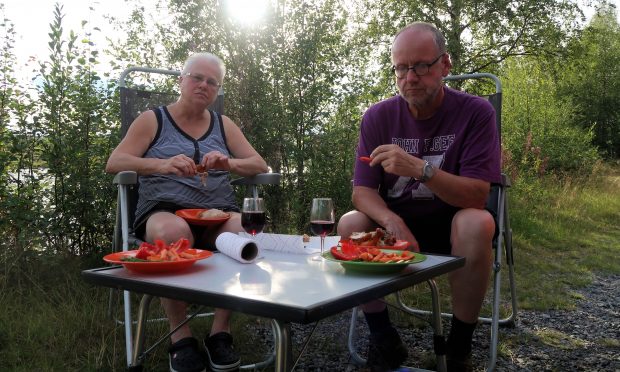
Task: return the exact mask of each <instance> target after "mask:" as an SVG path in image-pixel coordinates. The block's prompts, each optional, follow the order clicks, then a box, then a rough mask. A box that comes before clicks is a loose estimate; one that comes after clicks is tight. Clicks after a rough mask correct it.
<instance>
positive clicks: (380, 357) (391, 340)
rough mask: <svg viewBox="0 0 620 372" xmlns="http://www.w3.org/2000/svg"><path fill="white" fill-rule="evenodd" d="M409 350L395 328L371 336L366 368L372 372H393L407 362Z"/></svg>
mask: <svg viewBox="0 0 620 372" xmlns="http://www.w3.org/2000/svg"><path fill="white" fill-rule="evenodd" d="M407 354H408V352H407V348H406V347H405V345H404V344H403V342H402V341H401V339H400V336H399V335H398V332H397V331H396V330H395V329H394V328H391V327H390V328H388V329H387V330H385V331H383V332H381V333H376V334H372V333H371V334H370V340H369V343H368V358H367V360H366V366H367V367H369V368H370V371H371V372H383V371H391V370H394V369H396V368H398V367H399V366H400V365H401V364H402V363H403V362H404V361H405V360H407Z"/></svg>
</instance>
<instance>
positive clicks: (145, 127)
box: [105, 111, 196, 176]
mask: <svg viewBox="0 0 620 372" xmlns="http://www.w3.org/2000/svg"><path fill="white" fill-rule="evenodd" d="M156 133H157V119H156V117H155V114H154V113H153V112H152V111H146V112H143V113H142V114H140V115H139V116H138V117H137V118H136V120H134V122H133V123H132V124H131V126H130V127H129V130H128V131H127V134H126V135H125V138H123V140H122V141H121V143H119V144H118V146H117V147H116V148H115V149H114V151H112V154H110V157H109V158H108V162H107V164H106V168H105V170H106V172H108V173H118V172H121V171H129V170H130V171H135V172H137V173H138V174H140V175H147V174H154V173H161V174H176V175H179V176H192V175H194V174H195V173H196V165H195V164H194V161H193V160H192V159H190V158H189V157H187V156H185V155H177V156H174V157H172V158H170V159H152V158H143V157H142V156H143V155H144V153H145V152H146V150H147V149H148V147H149V145H150V144H151V142H152V141H153V139H154V138H155V134H156Z"/></svg>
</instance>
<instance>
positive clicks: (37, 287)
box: [0, 165, 620, 371]
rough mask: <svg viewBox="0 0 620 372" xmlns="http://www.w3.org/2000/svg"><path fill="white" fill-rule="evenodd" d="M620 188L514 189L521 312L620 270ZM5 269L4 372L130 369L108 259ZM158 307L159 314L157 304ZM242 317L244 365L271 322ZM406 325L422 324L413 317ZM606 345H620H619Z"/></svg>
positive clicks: (0, 333)
mask: <svg viewBox="0 0 620 372" xmlns="http://www.w3.org/2000/svg"><path fill="white" fill-rule="evenodd" d="M618 190H620V166H619V165H613V166H611V165H600V166H599V168H597V169H596V170H595V172H594V176H592V177H589V178H588V179H577V178H566V177H565V178H561V179H560V178H555V177H547V178H544V179H533V180H516V181H515V184H514V186H513V187H512V189H511V190H510V216H511V224H512V229H513V232H514V243H513V245H514V250H515V260H516V275H517V297H518V302H519V307H520V308H524V309H536V310H542V311H544V310H547V309H571V308H573V307H574V304H575V302H576V301H577V300H579V299H580V298H582V296H580V295H579V294H578V293H577V292H576V290H578V289H579V288H581V287H583V286H585V285H587V284H589V283H590V282H591V281H592V279H593V277H594V276H595V275H606V274H611V273H616V274H617V273H619V272H620V260H618V259H617V257H618V255H619V253H620V193H619V192H618ZM1 264H2V267H0V303H2V304H3V311H1V312H0V370H2V371H31V370H38V371H66V370H79V371H115V370H124V369H125V357H124V352H125V350H124V336H123V329H122V326H120V325H118V324H116V323H115V321H114V320H112V319H110V317H109V316H108V314H107V303H108V298H109V297H108V296H109V290H108V289H105V288H100V287H93V286H90V285H88V284H86V283H85V282H84V281H83V280H82V279H81V277H80V271H81V270H82V269H84V268H89V267H97V266H101V261H100V257H93V258H91V259H77V258H58V257H50V256H42V257H38V258H34V257H22V258H20V259H19V260H17V261H12V262H2V263H1ZM506 277H507V275H504V279H505V278H506ZM439 285H440V291H441V292H442V293H443V294H444V295H443V296H442V298H443V299H444V303H443V304H442V308H443V309H448V310H449V303H447V301H445V300H447V297H448V296H447V295H446V294H447V285H446V283H445V280H439ZM408 292H409V294H408V295H407V297H409V298H410V299H411V301H412V303H414V304H418V305H419V306H422V307H424V306H428V304H427V303H426V302H425V301H426V299H427V298H428V297H429V296H428V295H427V294H426V292H427V289H426V288H425V287H424V286H419V287H415V288H412V289H409V290H408ZM503 292H504V293H506V288H505V285H504V289H503ZM137 303H138V302H137V301H136V302H135V304H136V305H135V306H134V307H137ZM117 309H119V310H120V307H117ZM151 310H152V312H153V313H154V314H158V315H160V314H161V311H160V310H159V306H158V304H157V301H153V304H152V305H151ZM485 311H488V309H486V310H485ZM235 320H236V321H235V324H234V328H233V333H234V334H235V335H243V337H237V338H236V344H237V348H238V350H240V351H241V353H242V355H243V357H244V360H252V361H258V360H260V359H261V358H262V356H263V353H264V352H265V351H264V350H260V349H259V350H256V344H257V343H256V342H255V340H254V339H253V336H252V335H249V334H247V332H244V326H245V324H247V323H248V322H260V323H261V324H262V325H264V327H265V328H266V329H267V331H268V329H269V322H268V321H266V320H264V319H257V318H254V317H246V316H243V315H241V314H237V315H236V316H235ZM398 321H399V322H407V323H410V324H411V325H412V326H421V325H420V324H418V323H415V322H412V321H411V320H409V319H405V318H402V319H398ZM209 325H210V321H209V320H206V319H197V320H194V323H193V326H192V328H193V329H196V330H199V329H200V330H206V329H209ZM165 331H166V326H165V325H164V324H152V325H150V326H149V328H148V337H149V341H150V342H152V341H154V340H155V337H156V335H157V334H161V333H165ZM197 336H200V337H202V336H203V335H202V334H200V335H197ZM528 337H532V340H531V341H532V342H544V343H547V344H550V345H556V346H557V347H562V348H566V350H567V351H569V350H571V349H574V348H578V347H579V342H580V340H574V339H571V338H569V337H566V335H563V334H560V333H558V332H557V331H554V330H546V329H543V330H539V331H538V333H536V334H531V335H530V336H528ZM504 341H505V342H503V343H502V344H500V348H501V350H500V353H501V354H502V355H510V354H511V353H510V342H511V341H510V340H504ZM600 342H601V343H602V344H605V345H611V346H614V347H617V345H618V341H617V340H609V339H601V340H600ZM166 347H167V345H166V343H164V345H161V346H159V347H158V348H157V349H156V350H155V351H154V352H153V353H151V354H150V356H149V357H148V359H147V360H146V362H145V363H146V365H148V366H149V369H152V370H165V369H166V367H167V357H166V352H165V350H166ZM319 347H320V346H319ZM324 347H328V346H324Z"/></svg>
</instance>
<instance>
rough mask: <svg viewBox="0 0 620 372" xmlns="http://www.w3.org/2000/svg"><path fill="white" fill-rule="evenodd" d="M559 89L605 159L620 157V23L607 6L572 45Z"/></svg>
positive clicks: (613, 10) (579, 123)
mask: <svg viewBox="0 0 620 372" xmlns="http://www.w3.org/2000/svg"><path fill="white" fill-rule="evenodd" d="M570 50H571V52H572V57H571V58H570V59H569V60H568V61H567V62H566V64H565V65H564V66H563V68H562V70H561V74H560V76H561V79H560V80H559V81H558V89H559V92H560V94H561V95H562V96H565V97H570V99H571V102H572V104H573V105H574V106H575V118H574V120H575V122H576V124H578V125H579V126H581V127H582V128H585V129H587V130H589V129H592V132H593V134H594V139H593V142H594V144H595V145H597V146H598V147H599V148H600V149H601V151H602V152H603V154H604V155H605V157H607V158H610V159H613V158H618V156H620V110H618V107H620V68H618V66H620V24H618V21H617V18H616V10H615V9H614V8H612V7H611V6H604V7H602V8H600V9H599V10H598V12H597V13H596V14H595V15H594V16H593V18H592V20H591V21H590V24H588V25H587V27H586V28H585V29H584V30H583V32H582V33H581V36H580V38H579V39H576V40H575V41H574V42H573V43H572V44H571V45H570Z"/></svg>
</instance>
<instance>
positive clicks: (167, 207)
mask: <svg viewBox="0 0 620 372" xmlns="http://www.w3.org/2000/svg"><path fill="white" fill-rule="evenodd" d="M179 209H185V207H182V206H180V205H178V204H175V203H170V202H159V203H157V204H156V205H155V206H154V207H153V208H151V209H150V210H149V211H148V212H147V213H145V214H144V215H143V216H142V217H141V218H140V219H139V220H137V221H136V222H135V223H134V235H135V236H136V237H137V238H138V239H141V240H144V234H145V232H146V221H147V220H148V219H149V217H150V216H151V215H152V214H153V213H155V212H170V213H174V212H176V211H178V210H179ZM224 212H231V210H226V211H224ZM233 212H236V211H233ZM189 227H190V229H191V230H192V235H194V240H195V241H196V244H195V245H196V246H197V247H198V246H201V247H204V246H205V244H203V243H202V242H200V240H201V237H202V236H203V234H204V232H205V231H206V230H207V227H205V226H199V225H193V224H190V225H189ZM207 248H208V247H207Z"/></svg>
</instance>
